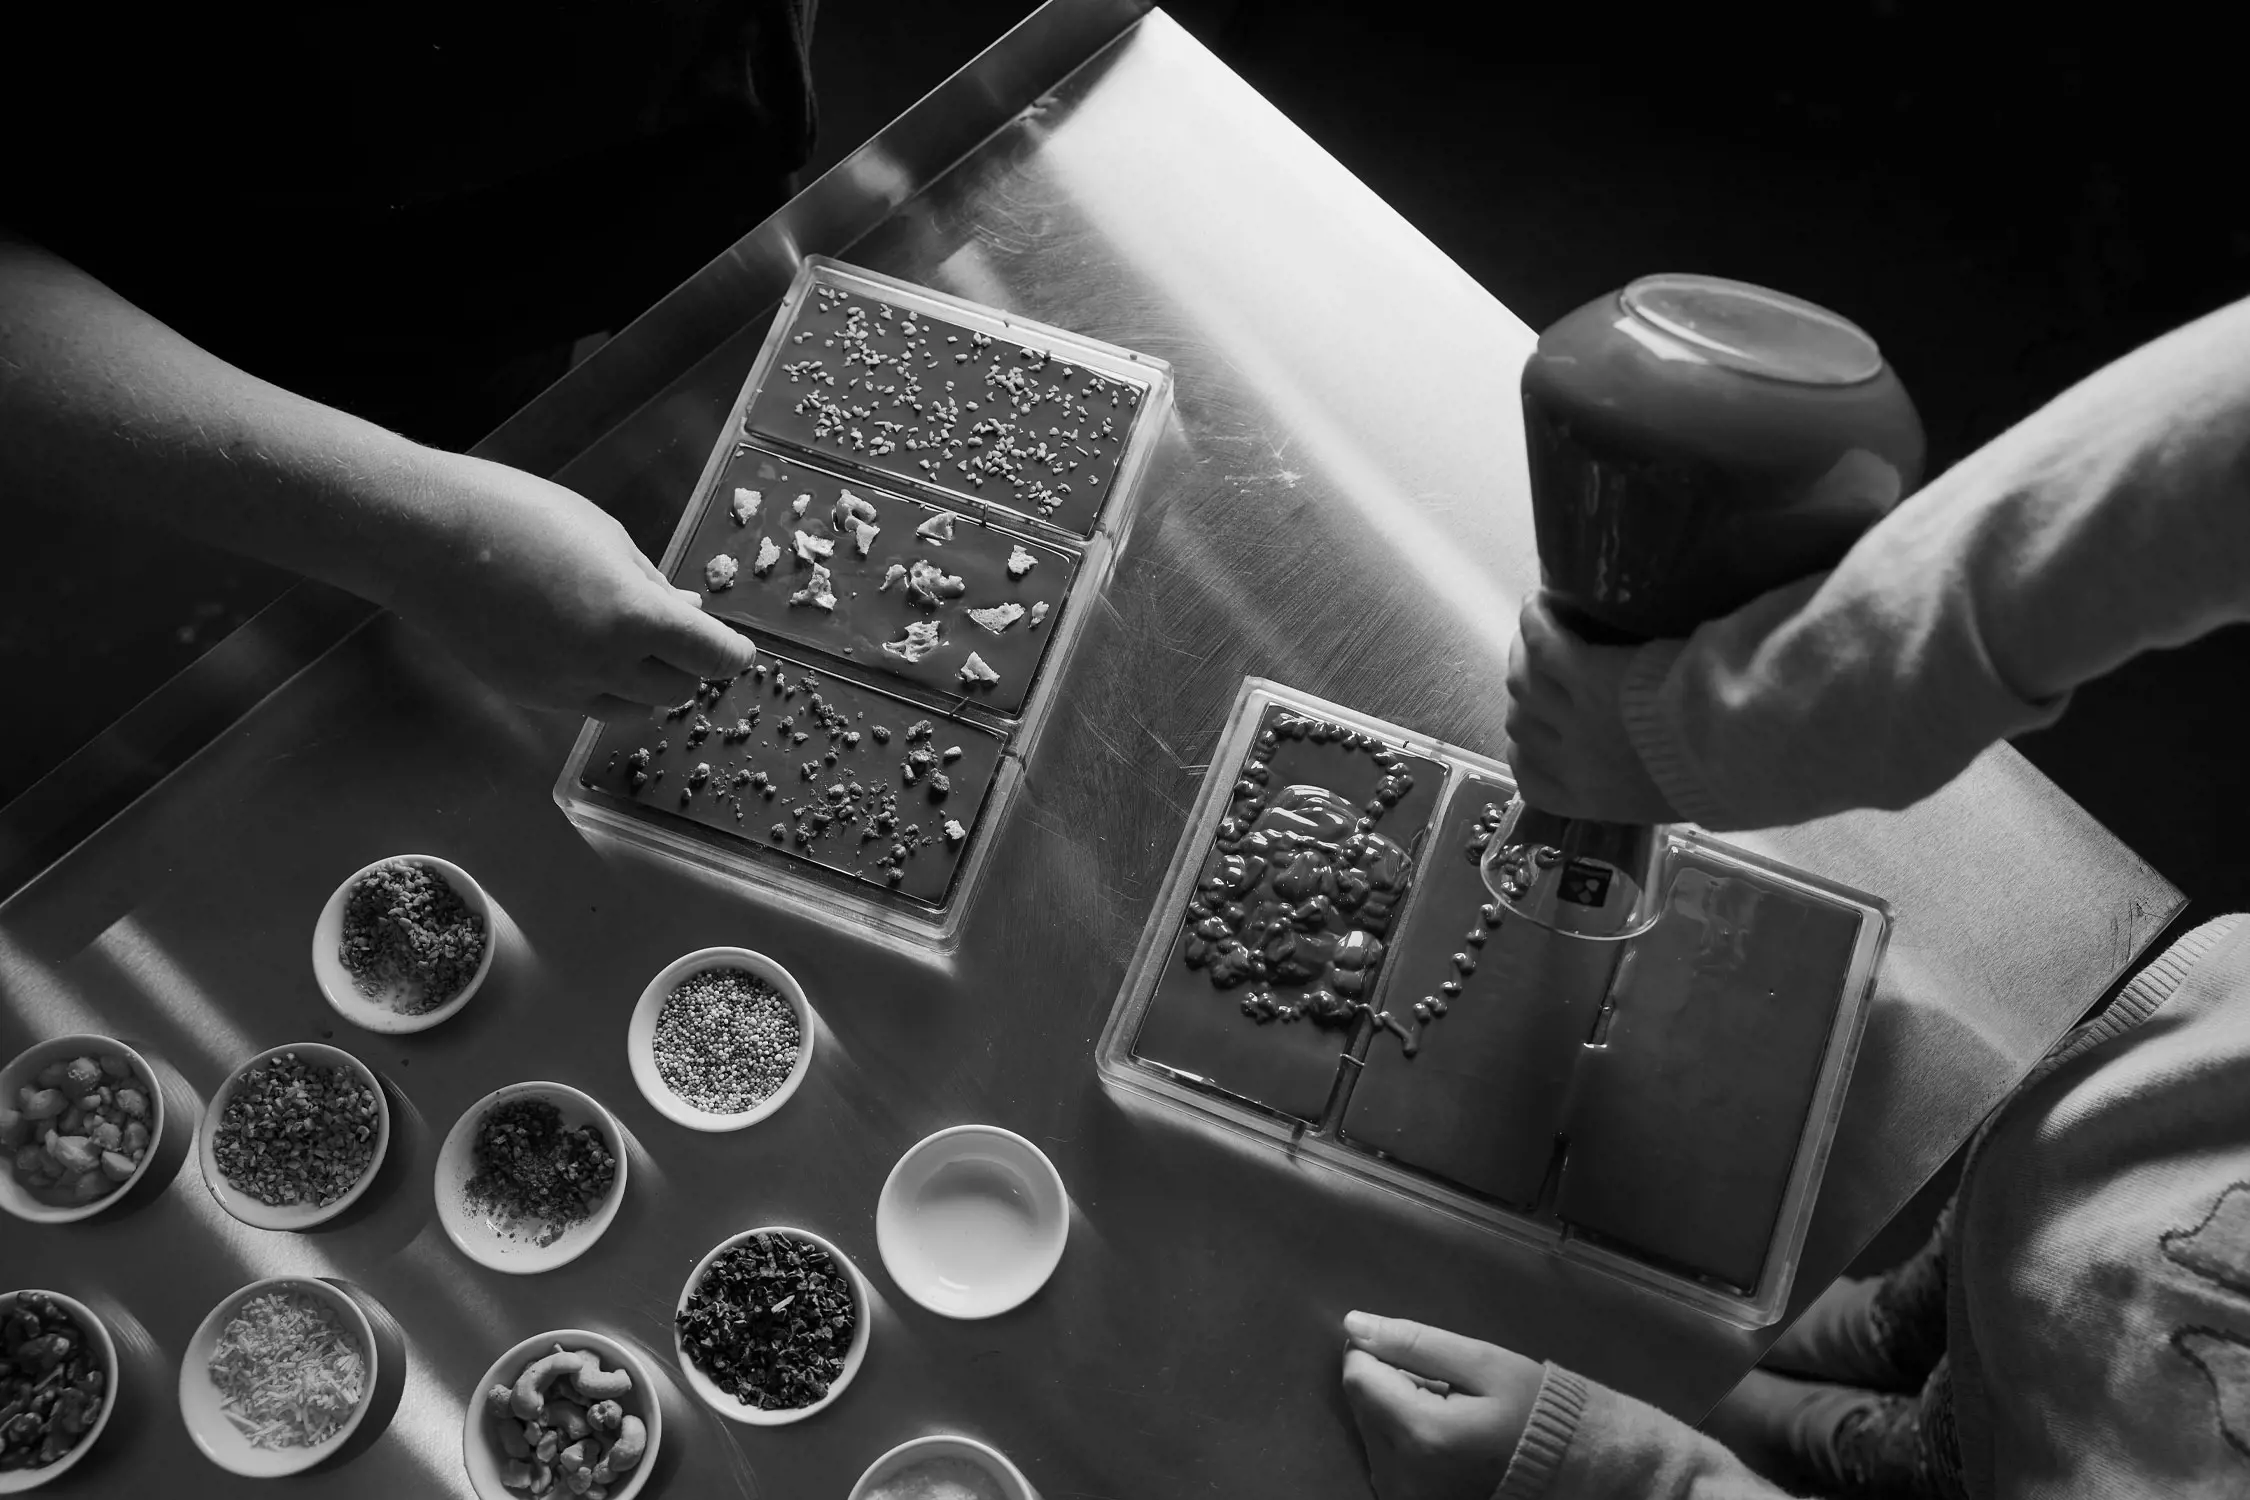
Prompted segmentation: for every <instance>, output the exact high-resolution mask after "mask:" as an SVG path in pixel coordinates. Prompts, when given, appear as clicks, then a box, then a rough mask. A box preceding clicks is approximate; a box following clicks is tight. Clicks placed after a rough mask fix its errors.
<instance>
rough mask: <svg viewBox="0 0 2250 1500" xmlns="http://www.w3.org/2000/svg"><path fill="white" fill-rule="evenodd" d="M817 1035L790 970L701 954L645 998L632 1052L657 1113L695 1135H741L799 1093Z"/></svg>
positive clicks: (631, 1029) (657, 981) (637, 1077)
mask: <svg viewBox="0 0 2250 1500" xmlns="http://www.w3.org/2000/svg"><path fill="white" fill-rule="evenodd" d="M814 1030H815V1025H814V1019H813V1010H812V1006H811V1004H810V1003H809V1002H808V1001H807V1000H806V999H805V992H804V989H803V987H801V986H800V985H799V984H798V983H797V981H796V979H795V978H794V977H792V976H791V975H790V973H789V971H788V970H787V969H785V968H783V967H782V966H781V965H779V964H777V963H775V962H774V961H773V960H772V959H770V958H768V957H766V956H765V955H764V954H762V953H753V952H752V951H751V950H749V949H748V948H700V949H697V950H696V951H695V952H693V953H690V954H688V955H687V956H686V957H684V958H681V959H677V960H675V961H674V962H672V963H670V964H668V965H666V966H665V968H664V971H663V972H662V973H660V974H658V975H657V976H656V977H655V978H654V979H652V980H650V981H649V985H648V988H647V989H645V990H643V991H641V999H640V1003H639V1004H638V1005H636V1006H634V1007H633V1019H632V1022H631V1024H630V1025H629V1026H628V1027H627V1029H626V1033H625V1052H626V1058H627V1060H628V1061H629V1062H630V1063H631V1065H632V1069H633V1082H634V1083H636V1084H638V1085H639V1086H640V1090H641V1094H642V1095H643V1097H645V1098H646V1099H647V1100H648V1102H649V1103H650V1104H651V1105H653V1106H655V1108H656V1111H657V1113H659V1114H661V1115H663V1116H664V1117H665V1118H666V1119H668V1120H671V1121H673V1122H675V1123H676V1124H680V1125H685V1126H687V1127H688V1128H689V1129H690V1130H713V1131H718V1130H740V1129H742V1128H743V1127H744V1126H746V1125H755V1124H757V1123H758V1122H759V1121H760V1120H763V1119H765V1118H766V1117H767V1116H769V1115H771V1114H772V1113H773V1112H774V1111H775V1110H778V1109H780V1108H781V1106H782V1105H784V1104H786V1103H788V1102H789V1097H790V1096H791V1095H792V1094H794V1093H796V1092H797V1086H798V1085H799V1084H801V1083H803V1082H804V1081H805V1074H806V1072H807V1071H808V1070H809V1069H810V1068H811V1067H812V1055H813V1033H814Z"/></svg>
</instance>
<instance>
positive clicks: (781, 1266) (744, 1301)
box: [672, 1225, 872, 1427]
mask: <svg viewBox="0 0 2250 1500" xmlns="http://www.w3.org/2000/svg"><path fill="white" fill-rule="evenodd" d="M871 1327H872V1321H871V1319H870V1317H869V1313H868V1293H867V1282H866V1280H865V1279H864V1278H863V1277H862V1276H861V1275H860V1274H859V1268H858V1267H857V1266H854V1265H853V1264H852V1263H851V1261H850V1260H848V1259H846V1258H845V1255H844V1252H843V1251H841V1250H839V1249H837V1248H836V1247H835V1246H834V1245H832V1244H830V1243H829V1242H828V1241H826V1240H824V1239H822V1238H821V1237H820V1236H819V1235H817V1234H814V1233H812V1232H811V1231H810V1230H804V1229H790V1228H784V1227H780V1226H775V1225H768V1226H766V1227H765V1228H762V1229H750V1230H745V1231H744V1232H743V1233H741V1234H738V1235H735V1236H733V1237H732V1238H730V1239H726V1240H722V1241H720V1242H719V1244H717V1245H716V1246H714V1247H713V1248H712V1250H711V1253H710V1254H708V1255H706V1256H704V1257H703V1259H702V1260H700V1261H698V1262H697V1263H696V1267H695V1270H694V1271H693V1272H691V1273H690V1274H689V1276H688V1279H687V1285H686V1286H684V1287H682V1288H681V1289H680V1303H679V1307H678V1310H677V1311H676V1312H675V1313H674V1315H673V1319H672V1338H673V1345H674V1347H675V1349H676V1350H677V1351H678V1354H679V1361H680V1370H681V1372H682V1373H683V1374H685V1375H686V1376H687V1381H688V1385H689V1386H690V1387H692V1388H693V1389H694V1391H695V1393H696V1395H697V1396H699V1397H701V1398H702V1399H703V1402H704V1404H705V1405H707V1406H709V1407H710V1408H711V1409H712V1410H713V1411H715V1412H717V1413H718V1414H719V1415H720V1416H722V1417H725V1418H727V1419H728V1420H730V1421H735V1422H743V1423H747V1424H748V1425H750V1426H753V1427H779V1426H782V1425H784V1424H787V1423H790V1422H801V1421H803V1420H804V1419H805V1418H807V1417H809V1416H811V1415H812V1414H813V1413H814V1412H817V1411H821V1410H823V1409H824V1408H826V1407H827V1406H828V1404H829V1403H830V1402H832V1401H834V1400H835V1399H836V1398H837V1397H838V1396H840V1395H842V1394H843V1393H844V1388H845V1387H846V1386H848V1385H850V1384H851V1383H852V1377H853V1376H854V1375H857V1374H858V1373H859V1367H860V1366H861V1365H862V1364H864V1363H865V1362H866V1359H867V1339H868V1334H869V1332H870V1329H871Z"/></svg>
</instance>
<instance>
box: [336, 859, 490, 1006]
mask: <svg viewBox="0 0 2250 1500" xmlns="http://www.w3.org/2000/svg"><path fill="white" fill-rule="evenodd" d="M497 947H498V943H497V934H496V933H495V932H494V931H493V923H492V898H491V897H489V896H487V895H486V894H485V893H484V887H483V886H481V885H478V884H477V883H476V881H475V880H474V879H472V878H471V877H470V875H469V872H468V871H466V870H464V869H462V868H461V867H460V866H459V865H457V864H453V863H452V862H450V861H448V860H443V859H439V858H438V857H437V856H436V855H434V854H397V855H393V856H391V857H390V858H389V859H379V860H377V861H375V863H373V864H371V865H369V866H367V867H366V868H365V869H362V870H359V871H357V872H355V873H354V874H353V875H352V877H351V878H350V879H349V880H347V881H345V882H344V883H343V884H342V885H340V886H338V887H336V891H335V894H334V895H332V896H330V897H329V898H328V904H327V905H326V906H324V907H323V908H321V913H320V920H319V921H318V922H316V923H314V924H313V945H312V962H313V977H314V978H315V979H317V980H319V981H320V992H321V994H323V995H325V996H326V997H327V999H328V1004H329V1005H330V1007H331V1008H333V1009H334V1010H335V1012H336V1014H338V1015H340V1016H342V1017H343V1018H344V1019H345V1020H347V1021H349V1022H351V1023H352V1024H353V1025H354V1026H360V1027H364V1028H366V1029H367V1030H369V1031H380V1032H387V1033H393V1034H396V1033H402V1032H410V1031H427V1030H428V1029H429V1028H430V1027H432V1026H435V1025H437V1024H438V1023H439V1022H440V1021H443V1020H445V1019H447V1018H448V1017H450V1016H452V1015H454V1014H456V1013H457V1012H458V1011H459V1010H460V1009H461V1007H462V1006H464V1005H467V1004H468V1003H469V1001H470V1000H471V999H473V998H474V997H475V995H476V993H477V991H478V990H479V989H481V988H483V986H484V980H485V976H486V975H487V974H489V973H491V972H492V956H493V953H494V952H495V951H496V949H497Z"/></svg>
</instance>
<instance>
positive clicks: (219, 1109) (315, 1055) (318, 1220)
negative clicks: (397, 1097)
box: [195, 1042, 391, 1229]
mask: <svg viewBox="0 0 2250 1500" xmlns="http://www.w3.org/2000/svg"><path fill="white" fill-rule="evenodd" d="M285 1052H294V1053H296V1054H297V1056H298V1057H300V1058H301V1059H303V1060H304V1061H306V1062H308V1063H318V1064H320V1065H322V1066H325V1067H341V1068H345V1069H348V1070H349V1071H350V1072H351V1073H352V1074H353V1075H354V1076H356V1077H357V1078H358V1079H359V1081H360V1082H361V1083H363V1084H365V1085H366V1086H367V1087H368V1088H370V1089H373V1090H374V1091H375V1156H374V1159H373V1160H371V1161H369V1162H368V1164H367V1170H366V1171H364V1172H362V1173H360V1174H359V1180H358V1181H357V1182H354V1183H353V1184H352V1185H351V1187H350V1188H349V1189H347V1190H346V1191H345V1193H344V1195H343V1196H342V1197H341V1198H338V1199H336V1200H335V1201H334V1202H333V1203H324V1204H317V1205H316V1204H311V1203H282V1204H273V1203H261V1202H259V1201H258V1200H257V1199H256V1198H254V1197H252V1196H251V1195H250V1194H248V1193H246V1192H244V1191H243V1190H242V1189H240V1188H238V1187H236V1186H235V1185H234V1184H233V1183H231V1182H229V1181H227V1176H226V1173H224V1172H222V1171H220V1170H219V1124H220V1122H221V1121H222V1120H224V1119H225V1118H226V1112H227V1101H228V1100H230V1099H232V1098H233V1097H234V1093H235V1090H236V1089H238V1088H240V1087H241V1086H242V1080H243V1077H244V1075H246V1074H247V1073H248V1072H249V1071H250V1070H251V1069H252V1068H254V1067H256V1066H257V1065H258V1064H260V1063H262V1062H267V1061H270V1060H272V1059H273V1058H277V1057H279V1056H281V1055H282V1054H283V1053H285ZM390 1149H391V1102H390V1100H389V1099H388V1098H387V1097H385V1096H384V1093H383V1085H382V1081H381V1080H380V1079H378V1078H376V1076H375V1074H374V1071H373V1070H372V1069H370V1068H369V1067H368V1066H367V1064H365V1063H363V1062H361V1061H360V1060H359V1059H358V1058H356V1057H354V1056H352V1055H351V1054H350V1053H349V1052H346V1051H345V1050H344V1049H343V1048H341V1047H331V1046H328V1045H327V1044H325V1043H323V1042H291V1043H290V1044H288V1045H287V1046H284V1047H268V1048H267V1049H266V1050H265V1051H263V1052H261V1053H259V1054H258V1055H257V1056H256V1057H253V1058H251V1059H250V1060H249V1061H248V1062H246V1063H244V1064H243V1065H242V1066H241V1067H239V1068H236V1069H235V1070H234V1071H233V1072H232V1073H229V1074H228V1075H227V1079H226V1082H224V1083H222V1084H220V1085H219V1088H218V1091H217V1092H216V1093H214V1094H213V1095H212V1096H211V1103H210V1107H209V1108H207V1109H205V1110H204V1112H203V1129H202V1130H201V1131H199V1132H198V1133H197V1135H196V1143H195V1155H196V1160H197V1162H198V1163H200V1164H201V1166H202V1168H203V1181H204V1183H205V1184H206V1185H207V1186H209V1188H210V1189H211V1196H212V1197H214V1198H216V1199H218V1200H219V1207H221V1208H223V1209H225V1210H226V1211H227V1212H228V1213H230V1214H232V1215H233V1216H234V1217H235V1218H237V1219H240V1220H241V1221H242V1222H243V1223H245V1224H247V1225H249V1226H250V1227H251V1228H253V1229H310V1228H312V1227H313V1226H314V1225H315V1224H325V1223H327V1222H328V1221H329V1220H330V1219H333V1218H335V1217H336V1216H337V1215H338V1214H340V1213H342V1212H343V1211H344V1210H345V1209H347V1208H350V1207H351V1206H352V1205H353V1204H354V1203H357V1202H358V1201H359V1200H360V1195H361V1194H363V1193H365V1192H366V1191H367V1186H368V1184H369V1183H371V1182H373V1181H374V1180H375V1174H376V1173H377V1172H379V1171H381V1170H382V1167H383V1158H384V1156H385V1155H387V1154H388V1153H389V1151H390Z"/></svg>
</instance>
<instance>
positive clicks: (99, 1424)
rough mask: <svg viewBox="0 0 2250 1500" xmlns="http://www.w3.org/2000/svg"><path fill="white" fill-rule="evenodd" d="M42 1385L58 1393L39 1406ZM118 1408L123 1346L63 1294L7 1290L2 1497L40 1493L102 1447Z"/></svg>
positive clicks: (1, 1381)
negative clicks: (112, 1414)
mask: <svg viewBox="0 0 2250 1500" xmlns="http://www.w3.org/2000/svg"><path fill="white" fill-rule="evenodd" d="M41 1388H46V1389H49V1390H53V1391H55V1392H56V1393H57V1394H56V1395H55V1396H54V1398H53V1399H52V1400H51V1401H49V1402H48V1403H47V1404H46V1406H45V1407H44V1408H40V1407H37V1406H36V1405H34V1404H33V1397H34V1395H35V1393H36V1392H38V1391H39V1390H40V1389H41ZM116 1405H117V1345H116V1343H115V1342H114V1341H112V1340H111V1338H110V1336H109V1329H108V1328H107V1327H105V1326H104V1325H103V1323H102V1320H101V1319H100V1318H98V1317H96V1316H95V1315H94V1311H93V1309H92V1308H90V1307H88V1306H86V1304H85V1303H83V1302H80V1301H78V1300H77V1299H76V1298H74V1297H65V1296H64V1295H63V1294H62V1293H60V1292H41V1291H21V1292H0V1411H4V1412H8V1413H10V1415H9V1417H8V1420H7V1421H5V1422H0V1495H20V1494H22V1493H23V1492H24V1491H26V1490H35V1489H37V1488H39V1486H41V1485H43V1484H45V1483H46V1482H47V1481H48V1480H50V1479H53V1478H54V1477H56V1476H57V1475H59V1474H62V1473H64V1472H65V1471H67V1470H68V1469H69V1468H70V1467H71V1465H73V1464H75V1463H77V1462H78V1460H79V1459H80V1458H82V1457H84V1456H85V1453H86V1450H87V1449H89V1448H91V1447H93V1446H94V1440H95V1439H96V1438H98V1437H100V1436H101V1435H102V1429H103V1428H104V1427H106V1426H108V1425H109V1414H110V1411H111V1409H112V1408H114V1407H115V1406H116Z"/></svg>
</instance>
